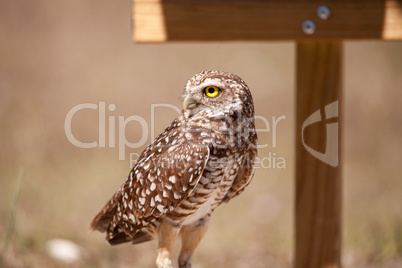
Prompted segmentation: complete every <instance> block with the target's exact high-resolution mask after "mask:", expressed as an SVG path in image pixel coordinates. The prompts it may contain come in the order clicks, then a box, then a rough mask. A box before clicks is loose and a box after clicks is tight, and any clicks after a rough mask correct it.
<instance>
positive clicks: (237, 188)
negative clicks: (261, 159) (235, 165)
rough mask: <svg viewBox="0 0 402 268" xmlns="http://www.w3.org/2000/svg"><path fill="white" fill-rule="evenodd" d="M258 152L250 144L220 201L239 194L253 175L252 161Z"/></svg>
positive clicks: (226, 200)
mask: <svg viewBox="0 0 402 268" xmlns="http://www.w3.org/2000/svg"><path fill="white" fill-rule="evenodd" d="M257 155H258V152H257V148H256V146H251V147H250V148H249V149H248V151H247V154H246V155H245V156H244V159H243V162H242V165H241V166H240V169H239V171H238V173H237V176H236V178H235V180H234V181H233V184H232V187H230V189H229V191H228V192H227V194H226V196H225V197H224V198H223V199H222V202H228V201H229V200H230V199H232V198H234V197H236V196H238V195H239V194H241V193H242V192H243V191H244V189H245V188H246V186H247V185H249V183H250V182H251V179H252V178H253V176H254V161H255V159H256V158H257Z"/></svg>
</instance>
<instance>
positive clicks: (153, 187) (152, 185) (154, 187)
mask: <svg viewBox="0 0 402 268" xmlns="http://www.w3.org/2000/svg"><path fill="white" fill-rule="evenodd" d="M149 189H150V190H151V191H154V190H155V189H156V184H155V183H154V182H153V183H152V184H151V186H150V187H149Z"/></svg>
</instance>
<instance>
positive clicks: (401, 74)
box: [0, 0, 402, 267]
mask: <svg viewBox="0 0 402 268" xmlns="http://www.w3.org/2000/svg"><path fill="white" fill-rule="evenodd" d="M294 63H295V44H294V43H291V42H269V43H268V42H230V43H218V42H212V43H202V44H201V43H169V44H134V43H133V42H132V41H131V29H130V5H129V1H90V0H80V1H77V0H70V1H51V0H38V1H11V0H0V143H1V147H0V148H1V149H0V248H3V243H4V240H5V239H6V234H7V226H8V223H9V219H10V215H11V210H12V205H13V201H12V200H13V192H14V190H15V188H16V185H17V178H18V174H19V170H20V169H21V168H23V169H24V176H23V180H22V185H21V189H20V199H19V203H18V209H17V211H16V223H15V226H14V232H13V235H12V237H11V242H10V245H9V248H8V252H7V255H6V258H5V267H67V266H68V267H154V261H155V257H156V248H157V242H156V241H152V242H148V243H145V244H140V245H135V246H132V245H121V246H116V247H111V246H109V245H108V244H107V243H106V242H105V241H104V235H103V234H100V233H97V232H96V233H95V232H88V226H89V223H90V222H91V220H92V219H93V217H94V216H95V215H96V214H97V213H98V212H99V210H100V209H101V208H102V207H103V205H104V204H105V203H106V201H107V200H108V199H109V198H110V197H111V196H112V194H114V192H115V191H116V190H117V189H118V188H119V187H120V186H121V184H122V183H123V182H124V180H125V178H126V176H127V174H128V172H129V170H130V158H129V157H130V154H131V153H140V152H141V151H142V149H143V148H144V147H145V146H146V145H147V144H148V143H149V142H150V141H151V140H150V137H148V139H147V141H146V144H144V145H143V146H142V147H140V148H135V149H131V148H127V149H126V151H125V160H119V149H118V148H117V147H115V148H109V143H108V142H106V147H105V148H90V149H83V148H78V147H76V146H74V145H73V144H72V143H70V141H69V140H68V139H67V138H66V134H65V129H64V122H65V118H66V115H67V113H68V112H69V111H70V109H71V108H73V107H74V106H76V105H78V104H82V103H93V104H96V105H98V107H99V103H100V102H105V105H106V107H108V105H109V104H114V105H115V106H116V109H115V110H114V111H109V110H108V109H106V119H107V120H108V119H109V117H114V118H115V120H116V129H115V132H114V133H115V135H116V143H118V140H117V137H118V135H119V129H118V116H124V118H127V117H128V116H131V115H138V116H140V117H142V118H144V119H145V120H146V122H147V123H148V130H147V131H151V124H150V123H151V121H150V119H151V105H152V104H162V103H165V104H172V105H175V106H177V107H179V108H181V103H180V101H179V96H180V94H181V93H182V91H183V89H184V85H185V83H186V81H187V79H188V78H189V77H191V76H192V75H193V74H195V73H197V72H200V71H202V70H210V69H218V70H225V71H230V72H233V73H235V74H237V75H239V76H240V77H242V78H243V79H244V80H245V81H246V82H247V84H248V85H249V87H250V89H251V91H252V93H253V97H254V101H255V108H256V114H257V115H259V116H261V117H264V118H267V120H268V122H269V123H271V124H272V117H275V118H279V117H280V116H285V117H286V118H285V119H283V120H281V121H280V122H279V123H278V126H277V133H276V135H277V136H276V147H274V146H273V145H274V143H273V138H274V137H273V132H272V131H271V132H260V134H259V141H260V143H261V144H268V147H266V148H263V149H261V150H260V158H265V159H266V161H268V162H265V163H266V166H265V168H260V169H258V170H257V172H256V175H255V177H254V180H253V182H252V183H251V185H250V186H249V187H248V189H247V190H246V191H245V192H244V194H242V195H241V196H240V197H238V198H236V199H235V200H233V201H232V202H230V203H229V204H225V205H222V206H221V207H219V208H218V209H217V210H216V212H215V214H214V216H213V217H212V222H211V227H210V230H209V232H208V233H207V235H206V236H205V238H204V239H203V241H202V242H201V244H200V246H199V248H198V249H197V251H196V253H195V257H194V261H193V263H194V266H195V267H291V265H292V251H293V228H292V224H293V196H294V181H293V180H294V178H293V177H294V166H295V165H294V164H295V163H294V160H295V158H294V151H293V148H294V139H295V137H294V133H295V130H294V121H295V115H294V113H295V111H294V104H295V99H294V98H295V96H294V92H295V84H294V83H295V82H294V78H295V73H294V72H295V70H294ZM344 73H345V79H344V103H343V104H342V105H343V108H344V119H345V121H344V128H343V133H342V135H343V137H344V143H343V148H342V154H343V155H342V157H343V163H344V166H343V181H344V199H343V204H344V211H343V256H342V258H343V264H344V267H402V175H401V174H402V165H401V161H402V116H401V114H402V42H380V41H359V42H345V69H344ZM176 115H177V113H176V112H175V111H174V110H172V109H167V108H158V109H157V110H155V124H154V132H153V135H154V136H155V135H157V134H158V133H159V132H161V131H162V130H163V129H164V128H165V127H166V126H167V125H168V124H170V122H171V121H172V120H173V119H174V118H175V117H176ZM98 117H99V109H97V110H91V109H86V110H82V111H80V112H78V113H77V114H76V115H75V116H74V118H73V121H72V127H71V129H72V132H73V134H74V136H75V137H76V138H77V139H78V140H80V141H82V142H93V141H98V128H99V121H98ZM257 127H258V128H260V129H262V128H264V127H265V126H264V122H263V121H262V120H257ZM271 127H272V125H271ZM142 131H143V129H142V126H141V125H140V124H138V123H136V122H132V123H129V124H127V127H126V129H125V133H124V135H125V137H127V139H128V140H129V141H131V142H137V141H139V140H140V139H141V137H142ZM120 134H122V133H120ZM108 137H109V135H108V133H107V134H106V141H107V140H108ZM270 155H271V160H267V159H268V158H269V156H270ZM269 161H271V162H269ZM274 161H276V163H278V162H282V163H284V165H278V164H274V163H273V162H274ZM269 163H270V165H269V166H267V165H268V164H269ZM52 239H67V240H69V241H71V242H73V243H74V244H76V245H77V246H78V250H79V252H80V255H79V257H78V258H77V259H76V260H75V261H72V262H70V263H66V262H63V261H61V260H57V259H55V258H53V257H51V256H50V254H49V252H48V250H47V245H49V243H48V242H49V241H50V240H52ZM177 244H179V242H178V243H177ZM178 249H179V245H176V247H175V251H174V253H173V258H174V259H176V258H177V254H178Z"/></svg>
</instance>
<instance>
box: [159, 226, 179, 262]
mask: <svg viewBox="0 0 402 268" xmlns="http://www.w3.org/2000/svg"><path fill="white" fill-rule="evenodd" d="M179 230H180V227H178V226H173V225H172V224H170V223H169V222H167V221H162V222H161V224H160V225H159V228H158V235H159V246H158V257H157V258H156V265H157V266H158V268H172V267H173V266H172V261H171V260H170V252H171V251H172V248H173V245H174V242H175V240H176V236H177V234H178V233H179Z"/></svg>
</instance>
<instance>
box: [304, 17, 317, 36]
mask: <svg viewBox="0 0 402 268" xmlns="http://www.w3.org/2000/svg"><path fill="white" fill-rule="evenodd" d="M302 29H303V32H304V33H305V34H309V35H310V34H313V33H314V32H315V24H314V22H313V21H311V20H305V21H303V24H302Z"/></svg>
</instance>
